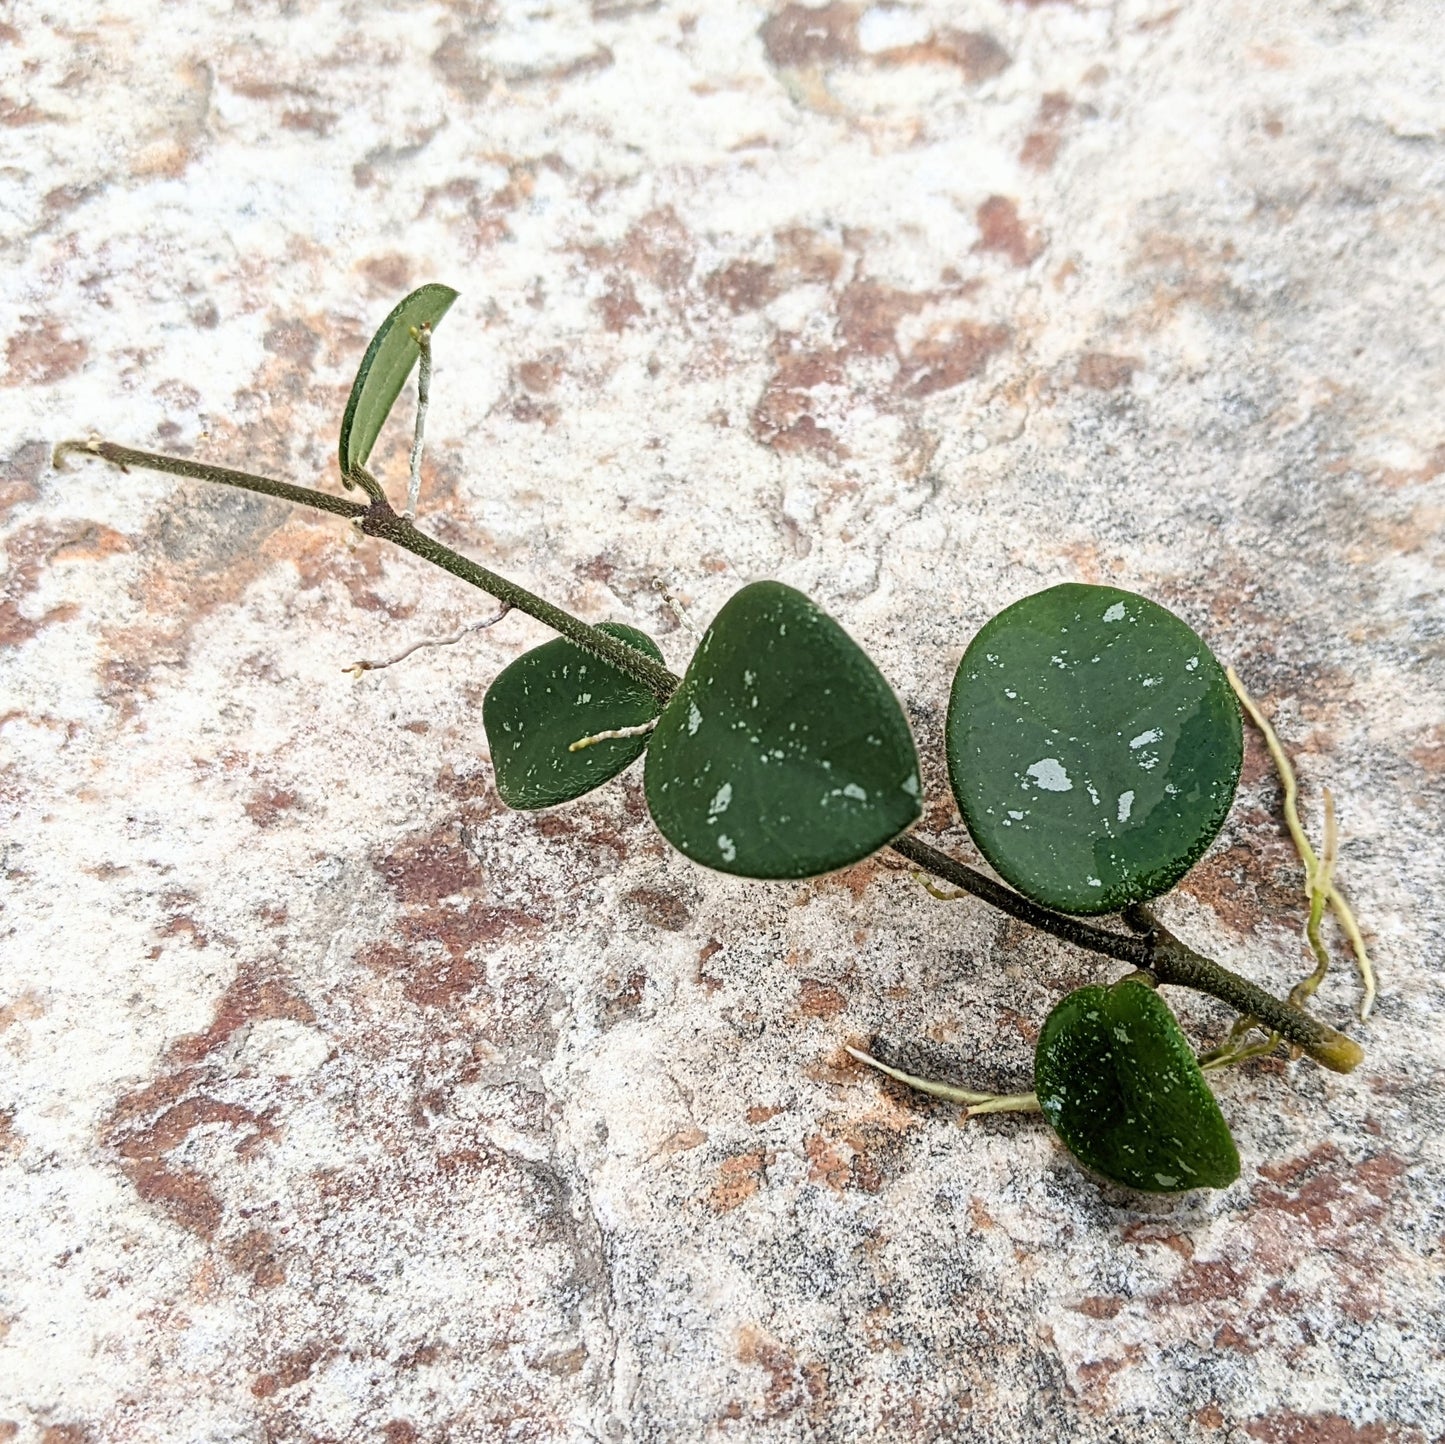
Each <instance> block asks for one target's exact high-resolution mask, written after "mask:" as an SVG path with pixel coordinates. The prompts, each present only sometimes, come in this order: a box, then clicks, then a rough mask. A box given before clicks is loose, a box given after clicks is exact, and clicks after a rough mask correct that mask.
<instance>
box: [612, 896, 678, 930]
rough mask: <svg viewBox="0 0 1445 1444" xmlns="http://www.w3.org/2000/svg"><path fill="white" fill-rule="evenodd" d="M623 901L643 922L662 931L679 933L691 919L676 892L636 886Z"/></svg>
mask: <svg viewBox="0 0 1445 1444" xmlns="http://www.w3.org/2000/svg"><path fill="white" fill-rule="evenodd" d="M624 901H625V902H626V903H627V905H628V906H629V907H630V908H632V909H633V910H634V911H636V912H637V913H638V914H639V915H640V916H641V917H642V919H643V921H644V922H646V923H648V924H649V925H650V926H652V927H655V928H661V929H663V931H664V932H669V933H680V932H681V931H682V930H683V929H684V928H685V927H686V926H687V925H688V923H689V922H690V921H691V919H692V913H691V912H690V911H689V910H688V906H687V904H686V903H685V902H683V900H682V899H681V898H680V897H678V896H677V894H676V893H670V892H659V891H658V890H657V889H655V888H650V887H637V888H633V890H632V891H631V892H630V893H628V894H627V897H626V898H625V899H624Z"/></svg>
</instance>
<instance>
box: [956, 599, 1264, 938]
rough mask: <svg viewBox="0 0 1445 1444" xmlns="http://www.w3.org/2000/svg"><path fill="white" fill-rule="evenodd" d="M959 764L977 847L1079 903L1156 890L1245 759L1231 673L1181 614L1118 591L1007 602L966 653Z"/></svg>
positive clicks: (1075, 908)
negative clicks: (1231, 685) (1008, 604)
mask: <svg viewBox="0 0 1445 1444" xmlns="http://www.w3.org/2000/svg"><path fill="white" fill-rule="evenodd" d="M947 746H948V771H949V777H950V779H951V780H952V782H953V792H954V796H955V797H957V799H958V805H959V809H960V811H961V812H962V813H963V820H964V822H966V823H967V824H968V830H969V831H970V832H971V833H972V834H973V838H974V841H975V842H977V844H978V846H979V850H980V851H981V852H982V853H983V855H984V856H985V857H986V858H987V859H988V860H989V862H990V863H992V864H993V866H994V868H995V869H996V870H997V871H998V873H999V875H1000V876H1001V877H1003V878H1004V879H1006V880H1007V881H1008V882H1010V883H1012V884H1013V886H1014V887H1016V888H1017V889H1018V890H1019V891H1020V892H1021V893H1024V894H1026V895H1027V896H1028V897H1031V898H1033V899H1034V901H1036V902H1040V903H1043V904H1045V905H1046V906H1048V907H1052V908H1058V909H1059V910H1060V911H1062V912H1068V913H1102V912H1111V911H1114V910H1115V909H1118V908H1122V907H1124V906H1125V905H1126V904H1128V903H1130V902H1139V901H1142V900H1144V899H1146V898H1151V897H1157V896H1158V895H1159V894H1160V893H1162V892H1166V891H1167V890H1168V889H1169V888H1171V887H1173V886H1174V884H1175V883H1176V882H1178V880H1179V879H1180V878H1181V877H1182V876H1183V875H1184V874H1185V872H1187V871H1188V870H1189V868H1190V867H1191V866H1192V865H1193V863H1194V862H1195V861H1196V860H1197V859H1198V858H1199V856H1200V854H1201V853H1203V851H1204V849H1205V848H1206V847H1208V846H1209V844H1210V842H1211V841H1212V840H1213V838H1214V835H1215V833H1217V832H1218V831H1219V828H1220V826H1221V825H1222V824H1223V822H1224V818H1225V816H1226V814H1227V813H1228V811H1229V805H1230V803H1231V801H1232V800H1233V798H1234V789H1235V784H1236V783H1237V782H1238V781H1239V768H1240V764H1241V762H1242V761H1243V756H1244V751H1243V739H1242V736H1241V731H1240V720H1239V705H1238V703H1237V702H1236V701H1235V699H1234V693H1233V692H1232V691H1231V690H1230V686H1229V682H1228V680H1227V679H1226V678H1225V675H1224V671H1223V669H1222V668H1221V667H1220V665H1219V663H1218V662H1217V661H1215V659H1214V656H1213V654H1212V653H1211V652H1210V650H1209V648H1208V647H1206V646H1205V645H1204V643H1203V642H1202V641H1201V640H1200V638H1199V637H1198V635H1197V634H1196V633H1195V632H1194V631H1192V630H1191V629H1190V628H1189V627H1188V626H1187V625H1186V624H1185V623H1184V622H1182V621H1180V619H1179V618H1178V617H1176V616H1175V615H1174V614H1173V613H1172V612H1169V611H1166V610H1165V609H1164V608H1163V607H1161V606H1159V605H1158V604H1157V603H1155V602H1151V601H1149V600H1147V599H1146V598H1144V597H1139V596H1135V595H1134V594H1133V593H1132V592H1121V591H1118V590H1117V589H1116V588H1114V587H1090V586H1079V585H1067V586H1061V587H1052V588H1050V589H1049V590H1048V591H1046V592H1040V593H1038V594H1037V595H1036V596H1032V597H1025V598H1024V600H1023V601H1021V602H1015V603H1014V605H1013V606H1011V607H1007V608H1005V609H1004V610H1003V611H1002V612H1000V613H999V614H998V615H997V616H996V617H994V618H993V620H992V621H990V622H988V623H987V624H986V625H985V626H984V628H983V629H982V630H981V631H980V632H979V634H978V636H977V637H975V638H974V640H973V642H972V643H971V644H970V645H969V648H968V650H967V651H966V652H965V653H964V655H963V660H962V662H960V663H959V667H958V673H957V675H956V676H955V677H954V681H953V694H952V696H951V697H950V698H949V704H948V729H947Z"/></svg>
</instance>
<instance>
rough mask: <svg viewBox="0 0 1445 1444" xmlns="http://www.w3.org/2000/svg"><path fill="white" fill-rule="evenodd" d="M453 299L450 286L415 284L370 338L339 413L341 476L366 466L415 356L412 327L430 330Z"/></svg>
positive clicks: (443, 314) (418, 352) (416, 346)
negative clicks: (342, 411) (340, 414)
mask: <svg viewBox="0 0 1445 1444" xmlns="http://www.w3.org/2000/svg"><path fill="white" fill-rule="evenodd" d="M456 298H457V293H456V292H455V291H454V290H452V288H451V287H450V286H442V285H438V284H436V283H435V282H433V283H432V284H430V285H426V286H421V287H418V289H417V290H415V291H413V292H412V293H411V295H409V296H407V297H406V298H405V299H404V300H403V301H401V302H400V303H399V304H398V305H397V306H396V308H395V309H394V310H393V311H392V313H391V315H389V316H388V317H387V318H386V320H385V321H383V322H382V323H381V327H380V329H379V330H378V331H377V333H376V335H375V336H373V337H372V338H371V345H369V346H368V347H367V348H366V355H365V356H363V357H362V358H361V366H360V369H359V370H358V371H357V373H356V380H355V381H353V382H352V383H351V395H350V396H349V397H348V398H347V401H346V411H345V412H344V413H343V415H342V417H341V446H340V458H339V459H340V461H341V474H342V476H350V475H351V473H352V472H353V471H354V470H355V469H356V468H357V467H358V466H365V465H366V462H367V458H368V457H369V456H370V455H371V448H372V447H373V446H375V445H376V438H377V437H378V436H380V435H381V428H382V426H383V425H385V423H386V418H387V417H388V416H389V415H391V408H392V407H393V406H394V405H395V404H396V398H397V397H398V396H399V395H401V388H402V387H403V386H405V385H406V378H407V377H408V376H410V375H411V368H412V367H413V366H415V365H416V363H417V360H418V358H419V357H420V356H421V347H420V346H418V345H417V341H416V338H415V337H414V336H413V335H412V334H411V333H412V331H413V329H420V328H421V327H422V326H428V327H430V328H431V329H432V330H436V328H437V325H438V323H439V322H440V321H441V318H442V317H443V316H445V315H446V313H447V312H448V311H449V310H450V309H451V305H452V302H453V301H455V300H456Z"/></svg>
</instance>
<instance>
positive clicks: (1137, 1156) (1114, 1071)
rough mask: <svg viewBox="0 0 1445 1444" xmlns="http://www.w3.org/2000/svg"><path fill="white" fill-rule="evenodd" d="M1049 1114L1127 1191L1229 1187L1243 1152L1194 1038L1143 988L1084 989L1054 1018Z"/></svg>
mask: <svg viewBox="0 0 1445 1444" xmlns="http://www.w3.org/2000/svg"><path fill="white" fill-rule="evenodd" d="M1034 1087H1035V1089H1036V1090H1037V1092H1038V1095H1039V1105H1040V1107H1042V1109H1043V1112H1044V1117H1045V1118H1047V1119H1048V1121H1049V1122H1050V1123H1051V1124H1052V1125H1053V1127H1054V1130H1055V1132H1057V1133H1058V1135H1059V1137H1060V1138H1062V1139H1063V1141H1064V1143H1065V1144H1066V1145H1067V1147H1068V1149H1069V1151H1070V1152H1071V1153H1072V1154H1074V1156H1075V1157H1076V1158H1078V1160H1079V1161H1080V1162H1081V1163H1083V1164H1084V1165H1085V1166H1086V1167H1087V1168H1091V1169H1093V1171H1094V1172H1095V1173H1099V1174H1102V1175H1103V1176H1104V1177H1105V1178H1108V1179H1111V1180H1112V1181H1113V1182H1115V1183H1119V1184H1123V1186H1124V1187H1125V1188H1137V1189H1140V1190H1142V1191H1144V1192H1146V1193H1182V1192H1184V1191H1185V1190H1186V1189H1190V1188H1224V1187H1227V1186H1228V1185H1229V1184H1231V1183H1233V1182H1234V1180H1235V1179H1236V1178H1238V1177H1239V1153H1238V1151H1237V1150H1236V1148H1235V1146H1234V1139H1233V1138H1232V1137H1231V1136H1230V1132H1229V1126H1228V1124H1226V1123H1225V1121H1224V1115H1223V1114H1222V1113H1220V1111H1219V1104H1218V1103H1216V1102H1215V1099H1214V1094H1213V1093H1211V1092H1210V1091H1209V1085H1208V1083H1206V1082H1205V1080H1204V1074H1203V1073H1202V1072H1201V1071H1200V1068H1199V1064H1198V1062H1197V1061H1196V1060H1195V1057H1194V1051H1193V1049H1192V1048H1190V1046H1189V1040H1188V1039H1187V1038H1186V1037H1185V1036H1184V1034H1183V1033H1182V1032H1181V1031H1180V1028H1179V1024H1178V1023H1177V1022H1175V1020H1174V1014H1173V1013H1171V1012H1170V1011H1169V1006H1168V1004H1167V1003H1165V1001H1164V1000H1163V999H1162V998H1161V997H1160V996H1159V994H1158V993H1156V992H1155V991H1154V989H1153V988H1151V987H1148V986H1147V985H1145V984H1143V983H1138V982H1131V981H1128V980H1125V981H1123V982H1119V983H1115V984H1114V986H1113V987H1112V988H1100V987H1090V988H1080V989H1078V990H1077V991H1076V992H1073V993H1070V994H1069V995H1068V996H1067V997H1066V998H1064V999H1063V1000H1062V1001H1061V1002H1060V1003H1059V1005H1058V1006H1057V1007H1056V1008H1055V1009H1054V1011H1053V1012H1052V1013H1050V1014H1049V1016H1048V1020H1047V1022H1045V1024H1044V1026H1043V1031H1042V1032H1041V1033H1040V1034H1039V1042H1038V1050H1037V1052H1036V1053H1035V1056H1034Z"/></svg>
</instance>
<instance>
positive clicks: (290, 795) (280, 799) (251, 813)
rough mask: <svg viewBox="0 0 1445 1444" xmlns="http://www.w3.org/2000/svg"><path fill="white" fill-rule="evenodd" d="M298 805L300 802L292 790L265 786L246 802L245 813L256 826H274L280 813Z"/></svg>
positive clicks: (278, 819) (279, 817)
mask: <svg viewBox="0 0 1445 1444" xmlns="http://www.w3.org/2000/svg"><path fill="white" fill-rule="evenodd" d="M298 806H300V802H299V799H298V798H297V796H296V794H295V793H294V792H291V791H288V790H287V789H285V788H265V789H263V790H262V791H260V792H258V793H256V795H255V796H254V797H253V798H252V799H251V800H250V801H249V802H248V803H246V806H245V813H246V816H247V817H249V818H250V819H251V821H252V822H254V823H255V824H256V826H257V827H263V828H264V827H275V826H276V824H277V823H278V822H279V821H280V820H281V814H282V813H284V812H290V811H291V810H292V809H293V808H295V807H298Z"/></svg>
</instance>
